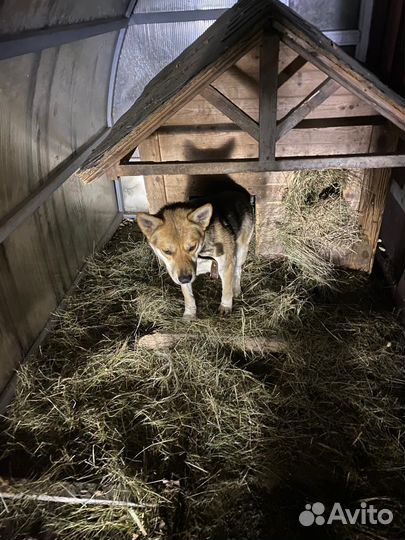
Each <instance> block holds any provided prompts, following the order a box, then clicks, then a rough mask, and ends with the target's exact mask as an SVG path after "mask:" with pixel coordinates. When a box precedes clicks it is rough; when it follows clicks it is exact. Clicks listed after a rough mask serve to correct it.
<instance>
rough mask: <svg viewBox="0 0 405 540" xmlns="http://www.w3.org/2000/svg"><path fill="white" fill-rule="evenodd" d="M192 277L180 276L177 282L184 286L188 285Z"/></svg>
mask: <svg viewBox="0 0 405 540" xmlns="http://www.w3.org/2000/svg"><path fill="white" fill-rule="evenodd" d="M192 277H193V276H192V275H191V274H180V275H179V281H180V283H182V284H183V285H184V284H185V283H190V281H191V279H192Z"/></svg>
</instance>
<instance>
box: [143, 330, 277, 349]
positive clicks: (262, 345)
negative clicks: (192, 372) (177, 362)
mask: <svg viewBox="0 0 405 540" xmlns="http://www.w3.org/2000/svg"><path fill="white" fill-rule="evenodd" d="M196 337H198V336H197V335H196V334H164V333H162V332H155V333H154V334H149V335H146V336H142V337H141V338H139V340H138V347H142V348H144V349H169V348H171V347H174V346H175V345H177V344H178V343H179V342H181V341H184V340H189V339H190V338H196ZM224 342H225V343H227V344H231V341H227V339H226V337H225V338H224ZM243 348H244V350H246V351H249V352H259V353H260V352H265V353H280V352H285V351H286V350H287V343H286V342H285V341H283V340H281V339H277V338H273V339H271V338H264V337H245V339H244V341H243Z"/></svg>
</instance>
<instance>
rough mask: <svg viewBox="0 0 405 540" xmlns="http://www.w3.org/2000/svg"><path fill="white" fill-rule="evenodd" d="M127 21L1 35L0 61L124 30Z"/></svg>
mask: <svg viewBox="0 0 405 540" xmlns="http://www.w3.org/2000/svg"><path fill="white" fill-rule="evenodd" d="M128 21H129V19H128V18H127V17H114V18H110V19H98V20H95V21H86V22H80V23H74V24H66V25H61V26H51V27H49V28H42V29H39V30H29V31H24V32H20V33H17V34H7V35H3V36H1V37H0V60H4V59H6V58H13V57H14V56H21V55H22V54H28V53H35V52H39V51H42V50H44V49H49V48H52V47H59V46H60V45H64V44H65V43H71V42H73V41H79V40H81V39H87V38H90V37H93V36H98V35H100V34H107V33H109V32H115V31H117V30H121V29H123V28H126V27H127V26H128Z"/></svg>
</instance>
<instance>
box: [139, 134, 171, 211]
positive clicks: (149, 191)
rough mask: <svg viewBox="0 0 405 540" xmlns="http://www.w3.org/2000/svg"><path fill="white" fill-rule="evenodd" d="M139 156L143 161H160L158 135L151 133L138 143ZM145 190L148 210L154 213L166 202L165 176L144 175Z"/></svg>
mask: <svg viewBox="0 0 405 540" xmlns="http://www.w3.org/2000/svg"><path fill="white" fill-rule="evenodd" d="M138 148H139V156H140V158H141V159H142V160H145V161H157V162H160V161H162V157H161V154H160V145H159V137H158V135H157V133H153V134H152V135H151V136H150V137H148V138H147V139H145V140H144V141H143V142H142V143H141V144H140V145H139V147H138ZM145 190H146V196H147V198H148V203H149V212H151V214H155V213H156V212H158V211H159V210H160V209H161V208H162V207H163V206H165V205H166V204H167V195H166V187H165V177H164V176H163V175H161V174H153V175H148V176H145Z"/></svg>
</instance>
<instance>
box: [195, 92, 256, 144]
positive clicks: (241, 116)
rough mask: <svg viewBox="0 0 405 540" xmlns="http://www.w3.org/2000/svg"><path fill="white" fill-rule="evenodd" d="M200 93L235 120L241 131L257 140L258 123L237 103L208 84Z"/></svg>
mask: <svg viewBox="0 0 405 540" xmlns="http://www.w3.org/2000/svg"><path fill="white" fill-rule="evenodd" d="M201 95H202V96H203V98H204V99H206V100H207V101H208V102H209V103H211V105H213V106H214V107H215V108H216V109H218V110H219V111H220V112H222V113H223V114H224V115H225V116H227V117H228V118H229V119H230V120H232V122H235V124H236V125H237V126H239V127H240V128H241V130H242V131H245V132H246V133H248V134H249V135H250V136H251V137H253V138H254V139H256V140H259V124H258V123H257V122H255V121H254V120H253V118H251V117H250V116H249V115H248V114H246V113H245V112H244V111H242V109H240V108H239V107H238V106H237V105H235V104H234V103H232V101H231V100H230V99H228V98H227V97H226V96H224V95H223V94H222V93H221V92H220V91H219V90H217V89H216V88H214V87H213V86H211V85H209V86H207V87H206V88H204V90H203V91H202V92H201Z"/></svg>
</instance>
